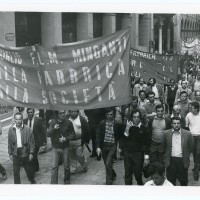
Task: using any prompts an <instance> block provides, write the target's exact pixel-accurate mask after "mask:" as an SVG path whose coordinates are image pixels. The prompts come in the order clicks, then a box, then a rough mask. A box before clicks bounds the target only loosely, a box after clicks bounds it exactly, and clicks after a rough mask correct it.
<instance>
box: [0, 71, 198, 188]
mask: <svg viewBox="0 0 200 200" xmlns="http://www.w3.org/2000/svg"><path fill="white" fill-rule="evenodd" d="M199 107H200V72H197V73H196V74H195V75H194V74H193V75H192V76H190V74H189V75H187V74H183V75H182V77H181V79H180V80H179V81H178V82H177V83H176V81H175V80H173V79H171V80H170V82H169V84H168V85H160V84H158V83H156V79H155V78H150V79H149V80H148V83H145V80H144V78H142V77H140V78H139V79H138V80H137V81H136V82H134V84H133V85H132V102H131V103H130V104H129V105H121V106H118V107H109V108H107V107H105V108H99V109H91V110H68V111H65V110H54V111H52V110H46V111H44V110H40V112H39V117H38V116H36V115H35V109H34V108H27V109H24V108H21V107H16V108H15V110H14V114H13V121H12V125H11V126H10V128H9V131H8V153H9V157H10V159H11V160H12V161H13V175H14V183H15V184H20V183H21V180H20V167H21V166H23V167H24V169H25V171H26V174H27V177H28V179H29V181H30V183H31V184H36V182H35V179H34V175H35V173H36V172H37V171H39V170H40V167H39V162H38V158H37V156H38V152H39V150H40V149H41V148H43V149H45V146H46V142H47V138H46V137H49V138H50V139H51V145H52V150H51V154H52V161H51V184H57V183H58V169H59V165H60V163H61V162H63V166H64V176H63V179H64V184H70V155H71V154H72V153H73V154H74V155H75V157H76V159H77V160H78V162H79V163H80V165H81V166H82V169H83V171H84V172H87V171H88V170H90V169H89V167H88V165H87V160H86V157H85V155H84V148H85V147H87V148H88V149H90V147H89V146H88V145H89V142H90V140H91V142H92V152H91V155H90V157H94V158H95V157H97V159H98V160H100V159H101V157H102V159H103V161H104V164H105V170H106V185H112V183H113V181H114V180H115V179H116V177H117V174H116V172H115V171H114V169H113V162H115V161H116V158H117V155H118V154H119V155H120V159H123V160H124V171H125V174H124V182H125V185H132V184H133V175H134V176H135V179H136V182H137V184H138V185H147V186H148V185H149V186H150V185H151V186H153V185H167V186H173V185H176V182H177V180H178V181H179V183H180V185H181V186H187V184H188V168H189V166H190V155H191V153H192V154H193V159H194V168H193V169H192V170H193V177H194V180H196V181H198V180H199V170H200V113H199ZM25 112H26V114H27V117H24V116H25V115H24V113H25ZM1 133H2V130H1ZM0 173H1V174H2V176H3V178H4V179H6V178H7V175H6V170H5V169H4V167H3V166H2V165H0ZM143 176H144V177H145V178H148V177H149V179H150V180H149V181H147V182H146V183H144V182H143Z"/></svg>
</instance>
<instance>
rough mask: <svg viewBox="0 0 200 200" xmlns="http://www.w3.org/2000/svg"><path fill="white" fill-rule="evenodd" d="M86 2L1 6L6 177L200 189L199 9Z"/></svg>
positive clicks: (0, 152) (1, 163)
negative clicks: (87, 4)
mask: <svg viewBox="0 0 200 200" xmlns="http://www.w3.org/2000/svg"><path fill="white" fill-rule="evenodd" d="M42 5H43V4H42ZM97 5H98V4H97ZM132 5H133V3H132ZM137 5H138V4H137ZM60 6H61V5H60ZM65 6H66V5H65ZM80 6H81V5H80ZM160 6H161V5H160ZM61 7H62V6H61ZM69 7H70V6H69ZM83 8H84V9H83V10H81V9H74V10H73V9H72V10H70V8H68V9H67V7H66V9H65V8H63V9H62V8H61V10H58V9H57V7H56V9H55V10H53V9H52V7H51V9H50V10H49V11H48V10H46V9H42V8H41V9H29V8H27V10H26V9H24V8H23V9H18V8H17V9H16V10H15V9H13V8H12V9H10V10H9V9H8V8H7V9H6V10H4V9H2V10H1V9H0V184H1V185H2V187H4V186H6V187H9V186H12V187H17V185H19V184H20V185H22V186H24V187H25V188H26V186H29V189H30V190H31V188H33V190H34V188H36V187H38V185H40V186H41V187H43V186H47V188H46V191H48V189H49V190H51V189H52V190H55V189H56V188H57V189H58V190H60V189H63V188H66V189H69V188H70V187H73V186H74V187H73V191H74V192H75V193H78V190H76V188H78V187H82V186H84V188H86V190H88V191H90V190H94V191H95V190H96V189H97V191H98V189H100V188H102V191H103V190H104V189H105V191H107V190H109V188H111V189H113V188H114V189H115V190H116V188H120V190H122V191H123V190H124V189H126V188H128V189H131V188H134V189H136V190H137V188H138V189H139V190H140V189H141V188H142V191H143V192H145V191H150V190H153V191H156V189H155V188H159V189H158V191H159V190H164V189H163V188H167V189H169V190H171V189H172V190H175V191H176V189H175V188H177V191H184V190H185V189H186V188H198V186H200V177H199V176H200V10H199V11H198V10H194V11H192V12H191V11H190V10H189V12H187V11H185V12H182V10H179V9H178V8H176V10H173V11H166V12H163V9H160V12H159V9H158V10H157V9H155V8H154V10H153V11H152V10H151V9H150V10H149V11H148V9H146V10H145V11H144V10H142V9H141V10H140V9H138V10H136V9H133V11H132V10H131V9H130V8H129V9H128V11H124V9H122V10H120V8H118V9H117V10H116V11H115V9H111V10H112V11H111V10H110V11H108V9H105V10H103V9H101V10H99V11H98V10H96V9H94V10H91V9H89V10H88V11H86V9H85V6H84V7H83ZM195 11H196V12H195ZM92 186H95V187H94V188H93V187H92ZM149 186H157V187H149ZM159 186H163V187H159ZM165 186H170V187H165ZM0 187H1V186H0ZM48 187H49V188H48ZM150 188H154V189H150ZM161 188H162V189H161ZM173 188H174V189H173ZM183 188H184V189H183ZM7 190H8V189H7ZM16 190H17V189H16ZM186 190H187V189H186ZM186 190H185V191H186ZM17 191H18V190H17ZM94 191H93V192H94ZM195 191H196V189H195ZM93 192H91V194H93V195H94V193H93ZM38 195H39V193H38ZM106 198H108V197H106Z"/></svg>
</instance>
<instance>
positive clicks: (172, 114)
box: [171, 113, 181, 118]
mask: <svg viewBox="0 0 200 200" xmlns="http://www.w3.org/2000/svg"><path fill="white" fill-rule="evenodd" d="M173 117H174V114H173V113H172V115H171V118H173ZM178 117H179V118H181V115H180V114H179V116H178Z"/></svg>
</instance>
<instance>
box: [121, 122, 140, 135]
mask: <svg viewBox="0 0 200 200" xmlns="http://www.w3.org/2000/svg"><path fill="white" fill-rule="evenodd" d="M126 123H128V121H127V122H126ZM141 125H142V123H141V122H140V123H139V124H138V125H135V124H133V123H132V125H131V127H132V126H134V127H138V128H140V127H141ZM131 127H130V128H131ZM130 128H129V129H127V127H126V130H125V132H124V135H125V136H126V137H128V136H129V130H130Z"/></svg>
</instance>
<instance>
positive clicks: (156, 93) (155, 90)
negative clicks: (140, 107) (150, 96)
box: [152, 84, 159, 99]
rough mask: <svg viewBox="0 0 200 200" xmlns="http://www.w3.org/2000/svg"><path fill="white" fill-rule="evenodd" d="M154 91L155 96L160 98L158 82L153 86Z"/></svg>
mask: <svg viewBox="0 0 200 200" xmlns="http://www.w3.org/2000/svg"><path fill="white" fill-rule="evenodd" d="M152 91H153V92H154V93H155V98H156V99H158V98H159V94H158V88H157V86H156V84H155V85H154V86H153V87H152Z"/></svg>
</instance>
